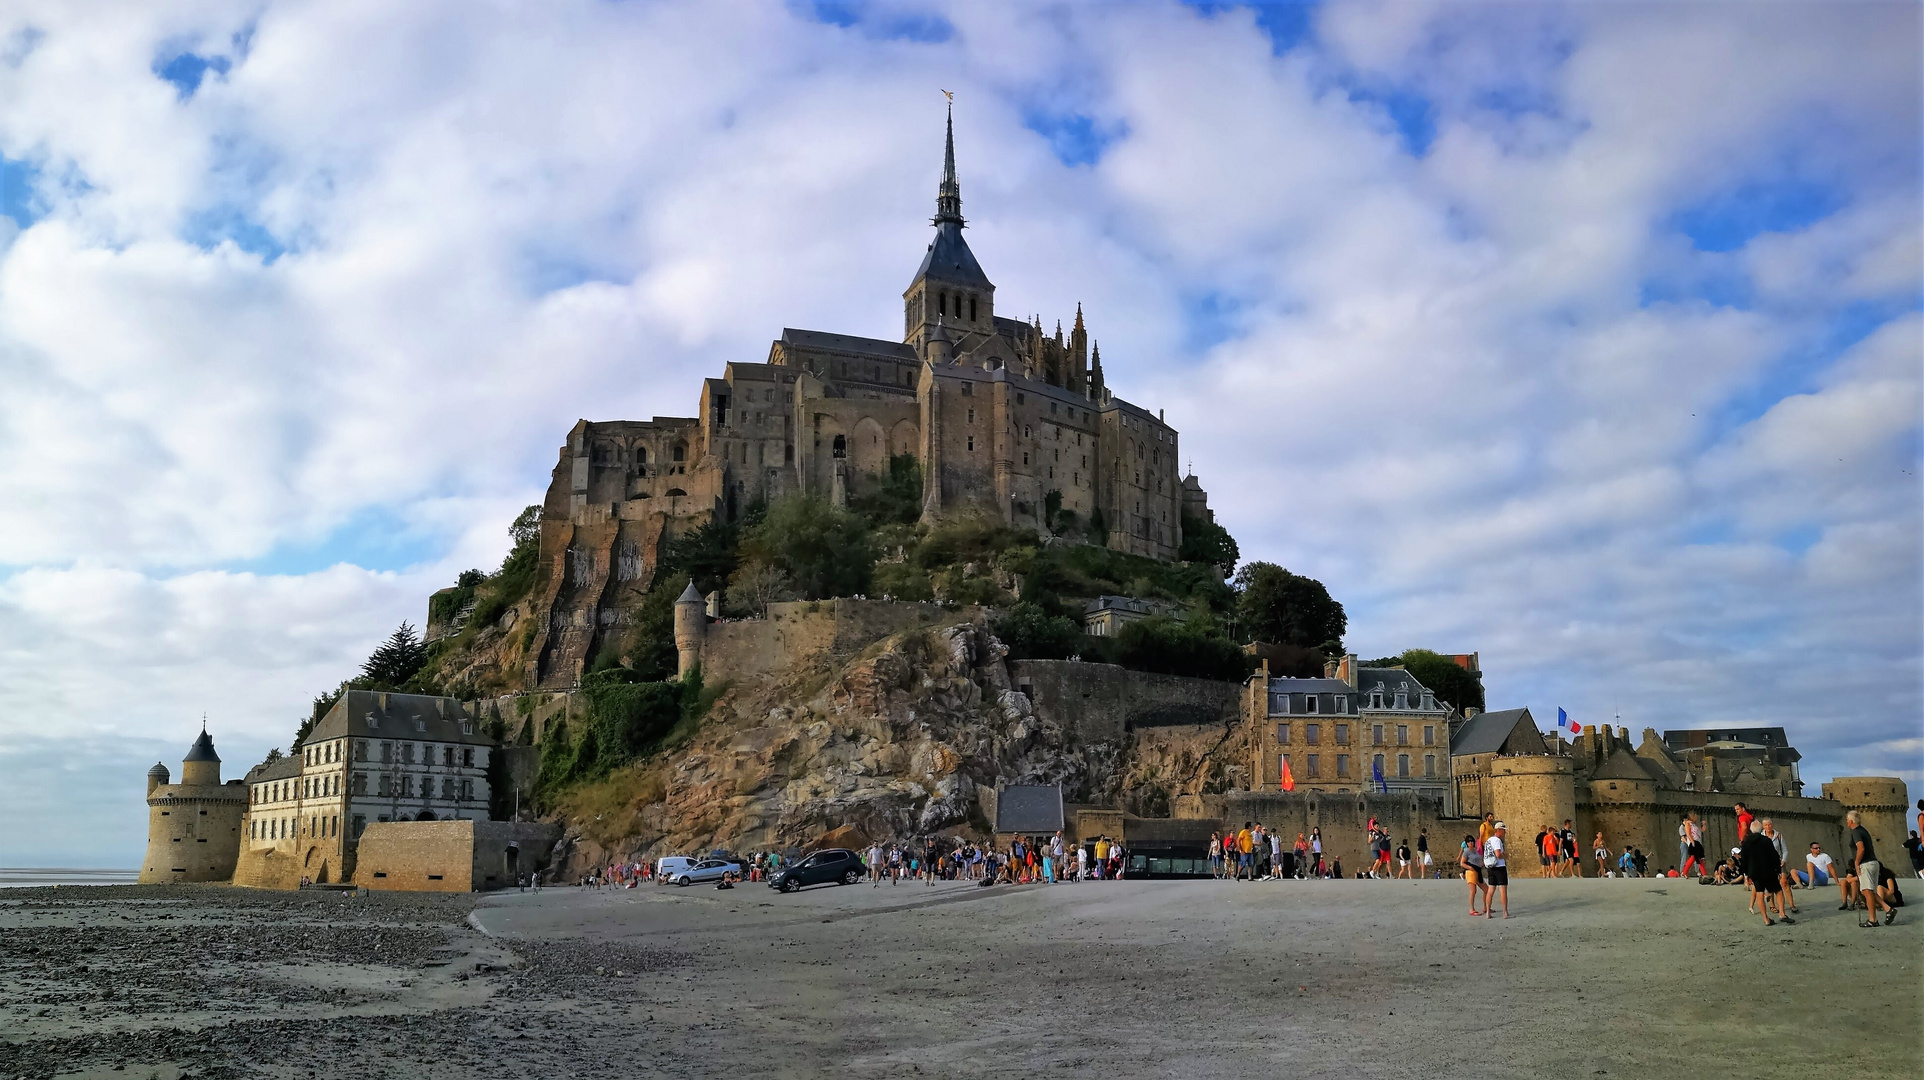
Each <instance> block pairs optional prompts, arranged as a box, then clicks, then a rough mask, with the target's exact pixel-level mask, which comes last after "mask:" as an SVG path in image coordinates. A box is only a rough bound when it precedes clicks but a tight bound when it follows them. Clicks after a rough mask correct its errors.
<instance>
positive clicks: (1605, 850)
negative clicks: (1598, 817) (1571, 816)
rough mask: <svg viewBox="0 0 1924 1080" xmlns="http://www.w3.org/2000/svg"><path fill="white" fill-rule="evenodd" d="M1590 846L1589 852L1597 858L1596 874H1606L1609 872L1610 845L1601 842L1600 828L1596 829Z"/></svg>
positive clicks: (1601, 875) (1602, 875)
mask: <svg viewBox="0 0 1924 1080" xmlns="http://www.w3.org/2000/svg"><path fill="white" fill-rule="evenodd" d="M1590 847H1591V852H1590V853H1591V854H1592V855H1595V856H1596V858H1597V876H1598V877H1604V876H1606V875H1608V874H1609V873H1610V846H1609V845H1608V844H1605V843H1604V842H1603V830H1602V829H1598V830H1597V838H1596V839H1595V840H1592V841H1591V842H1590Z"/></svg>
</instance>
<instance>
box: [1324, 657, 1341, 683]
mask: <svg viewBox="0 0 1924 1080" xmlns="http://www.w3.org/2000/svg"><path fill="white" fill-rule="evenodd" d="M1342 663H1343V662H1342V661H1341V660H1337V659H1334V658H1331V659H1329V660H1325V661H1323V678H1325V679H1334V678H1336V672H1337V671H1338V669H1340V668H1341V667H1342Z"/></svg>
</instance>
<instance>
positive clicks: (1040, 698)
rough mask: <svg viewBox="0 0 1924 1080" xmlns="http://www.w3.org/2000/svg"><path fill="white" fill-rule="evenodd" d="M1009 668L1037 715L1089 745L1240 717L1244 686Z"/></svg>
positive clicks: (1064, 663)
mask: <svg viewBox="0 0 1924 1080" xmlns="http://www.w3.org/2000/svg"><path fill="white" fill-rule="evenodd" d="M1009 666H1010V668H1011V669H1012V670H1013V673H1014V682H1015V685H1016V689H1018V690H1020V691H1022V692H1024V693H1026V694H1028V695H1029V700H1030V701H1031V702H1032V703H1033V704H1034V706H1035V711H1036V715H1038V716H1040V717H1042V718H1043V719H1045V720H1047V721H1049V722H1051V723H1054V724H1058V725H1060V726H1061V727H1062V729H1063V730H1064V731H1065V732H1073V733H1074V735H1075V737H1076V738H1078V739H1080V740H1082V741H1084V742H1118V741H1121V740H1122V739H1123V737H1124V736H1125V734H1126V733H1128V732H1131V731H1136V730H1138V729H1142V728H1153V727H1173V726H1179V725H1191V726H1202V725H1220V724H1225V723H1229V724H1233V723H1235V722H1237V720H1238V718H1239V716H1240V713H1239V711H1238V708H1237V702H1238V700H1239V698H1238V695H1239V694H1240V692H1241V690H1242V685H1241V684H1240V683H1233V682H1218V681H1216V680H1214V679H1190V678H1185V677H1183V676H1180V675H1156V674H1152V673H1150V672H1146V671H1130V670H1129V669H1127V668H1122V667H1117V666H1116V665H1114V664H1091V663H1086V662H1084V661H1080V660H1018V661H1016V662H1014V663H1013V664H1011V665H1009Z"/></svg>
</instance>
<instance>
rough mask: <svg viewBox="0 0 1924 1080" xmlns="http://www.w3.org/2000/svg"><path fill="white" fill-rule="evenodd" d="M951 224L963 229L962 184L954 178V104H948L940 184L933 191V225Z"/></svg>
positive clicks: (964, 224)
mask: <svg viewBox="0 0 1924 1080" xmlns="http://www.w3.org/2000/svg"><path fill="white" fill-rule="evenodd" d="M949 223H953V224H955V225H956V226H957V227H965V226H966V225H967V222H965V221H963V220H962V184H961V182H960V181H958V180H957V179H956V178H955V104H954V103H953V102H951V103H950V104H949V124H948V137H947V139H946V140H945V141H944V143H943V148H942V184H941V186H940V187H938V188H936V189H935V224H937V225H943V224H949Z"/></svg>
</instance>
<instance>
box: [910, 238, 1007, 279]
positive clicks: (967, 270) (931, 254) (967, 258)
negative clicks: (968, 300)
mask: <svg viewBox="0 0 1924 1080" xmlns="http://www.w3.org/2000/svg"><path fill="white" fill-rule="evenodd" d="M923 278H929V279H931V280H934V281H951V282H954V283H956V284H958V285H967V286H970V287H972V288H977V289H993V288H995V286H994V285H992V284H990V282H989V275H987V274H985V273H983V272H982V264H981V263H978V262H976V261H975V252H973V251H970V250H969V242H968V241H967V240H964V239H962V226H961V225H958V224H956V223H955V222H952V221H945V222H943V223H942V224H940V225H937V226H936V227H935V239H934V240H931V241H929V251H928V254H926V255H924V256H922V265H921V267H920V268H919V269H917V270H916V271H915V278H914V281H911V282H910V285H911V287H913V285H914V282H915V281H921V280H922V279H923Z"/></svg>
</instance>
